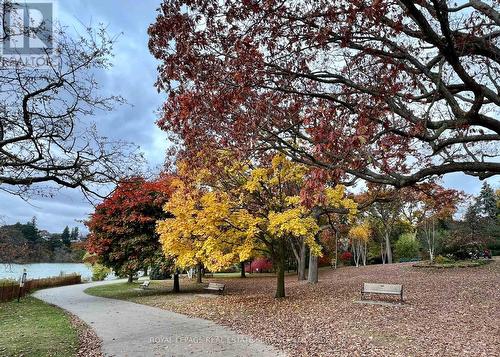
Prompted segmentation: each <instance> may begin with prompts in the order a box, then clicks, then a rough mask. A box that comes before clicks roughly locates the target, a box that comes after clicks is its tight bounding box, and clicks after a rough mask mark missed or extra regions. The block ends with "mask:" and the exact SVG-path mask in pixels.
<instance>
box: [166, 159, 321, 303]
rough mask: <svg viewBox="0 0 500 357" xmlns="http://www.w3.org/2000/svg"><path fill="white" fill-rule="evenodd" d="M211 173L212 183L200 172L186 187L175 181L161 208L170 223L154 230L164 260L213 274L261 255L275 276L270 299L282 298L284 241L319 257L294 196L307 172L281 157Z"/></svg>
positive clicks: (311, 222)
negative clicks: (196, 266)
mask: <svg viewBox="0 0 500 357" xmlns="http://www.w3.org/2000/svg"><path fill="white" fill-rule="evenodd" d="M213 169H214V171H217V178H216V179H214V177H213V175H212V177H211V174H210V173H208V172H205V173H204V175H203V176H204V177H203V178H202V179H200V175H199V174H198V175H197V179H196V180H194V181H191V182H189V183H188V181H186V180H178V181H176V183H175V184H176V185H177V187H176V190H175V192H174V194H173V195H172V198H171V199H170V201H169V202H168V203H167V204H166V205H165V208H164V209H165V211H168V212H169V213H171V214H172V215H173V218H167V219H165V220H163V221H160V222H158V225H157V232H158V233H159V235H160V241H161V243H162V246H163V250H164V252H165V254H166V255H168V256H172V257H174V258H175V260H176V264H177V266H179V267H186V266H191V265H194V264H200V263H201V264H204V265H205V266H206V267H207V268H209V269H211V270H215V271H216V270H220V269H223V268H225V267H227V266H229V265H231V264H234V263H235V262H237V261H244V260H247V259H249V258H250V257H251V256H252V254H254V253H255V252H263V253H265V254H266V255H267V256H269V257H270V258H271V259H272V261H273V264H274V266H275V269H276V271H277V275H278V278H277V289H276V297H283V296H285V285H284V274H285V260H286V259H285V251H286V244H288V241H289V239H291V238H292V237H295V238H298V239H301V240H303V241H304V242H305V244H306V245H307V246H309V248H310V250H311V252H312V253H313V254H316V255H320V254H321V246H320V245H319V244H318V243H317V242H316V241H315V235H316V233H317V232H318V230H319V227H318V225H317V223H316V221H315V219H314V218H313V217H311V215H310V211H309V210H308V209H306V207H304V206H302V205H301V202H300V197H299V196H298V190H297V187H300V185H301V183H302V181H303V179H304V175H305V174H306V173H307V169H306V168H305V167H304V166H303V165H300V164H296V163H293V162H291V161H290V160H288V159H286V158H285V157H284V156H282V155H276V156H275V157H274V158H273V159H272V160H271V162H270V163H269V164H268V165H265V166H264V165H263V166H260V167H255V168H254V167H252V166H251V165H250V164H246V163H241V162H237V161H236V162H234V161H233V163H231V164H229V165H228V164H226V165H223V167H222V168H219V169H220V170H216V169H217V168H216V167H214V168H213ZM191 177H194V175H191Z"/></svg>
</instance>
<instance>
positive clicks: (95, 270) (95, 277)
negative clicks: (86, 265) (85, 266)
mask: <svg viewBox="0 0 500 357" xmlns="http://www.w3.org/2000/svg"><path fill="white" fill-rule="evenodd" d="M91 269H92V281H102V280H104V279H106V278H107V276H108V275H109V274H111V269H110V268H108V267H105V266H104V265H102V264H99V263H95V264H94V265H92V268H91Z"/></svg>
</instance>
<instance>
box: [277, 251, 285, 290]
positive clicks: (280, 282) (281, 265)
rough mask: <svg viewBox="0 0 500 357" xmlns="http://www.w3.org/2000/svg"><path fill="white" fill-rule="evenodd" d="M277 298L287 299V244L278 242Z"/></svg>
mask: <svg viewBox="0 0 500 357" xmlns="http://www.w3.org/2000/svg"><path fill="white" fill-rule="evenodd" d="M275 262H276V275H277V279H276V295H275V297H276V298H283V297H285V242H284V241H280V242H278V254H277V257H276V260H275Z"/></svg>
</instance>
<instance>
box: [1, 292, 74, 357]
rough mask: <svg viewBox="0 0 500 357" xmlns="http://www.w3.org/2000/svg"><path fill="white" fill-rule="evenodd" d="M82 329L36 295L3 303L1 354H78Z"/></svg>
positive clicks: (66, 356) (37, 356)
mask: <svg viewBox="0 0 500 357" xmlns="http://www.w3.org/2000/svg"><path fill="white" fill-rule="evenodd" d="M80 328H82V329H83V327H79V326H77V325H75V324H74V323H73V322H72V318H71V316H70V315H69V314H67V313H66V312H65V311H64V310H62V309H59V308H57V307H55V306H52V305H49V304H46V303H44V302H42V301H41V300H38V299H36V298H33V297H26V298H23V299H21V302H20V303H18V302H17V301H15V300H14V301H10V302H5V303H0V331H1V333H0V356H30V357H41V356H58V357H73V356H77V352H78V349H79V345H80V342H79V329H80Z"/></svg>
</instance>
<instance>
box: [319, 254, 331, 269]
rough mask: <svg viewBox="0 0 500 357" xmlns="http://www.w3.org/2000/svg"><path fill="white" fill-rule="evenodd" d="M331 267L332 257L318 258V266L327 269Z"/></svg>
mask: <svg viewBox="0 0 500 357" xmlns="http://www.w3.org/2000/svg"><path fill="white" fill-rule="evenodd" d="M331 265H332V257H331V256H330V255H327V254H324V255H323V256H322V257H319V258H318V266H320V267H328V266H331Z"/></svg>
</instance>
